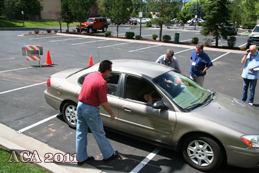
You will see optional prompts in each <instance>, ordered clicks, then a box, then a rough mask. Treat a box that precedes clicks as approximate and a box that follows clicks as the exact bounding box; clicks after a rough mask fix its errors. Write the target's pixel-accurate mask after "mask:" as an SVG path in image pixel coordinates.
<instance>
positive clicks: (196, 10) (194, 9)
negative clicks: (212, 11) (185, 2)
mask: <svg viewBox="0 0 259 173" xmlns="http://www.w3.org/2000/svg"><path fill="white" fill-rule="evenodd" d="M189 14H191V16H192V18H194V17H195V15H196V14H197V17H198V18H203V17H204V15H205V14H204V11H203V9H202V6H201V4H200V3H199V2H198V3H197V2H196V3H192V5H191V6H190V8H189Z"/></svg>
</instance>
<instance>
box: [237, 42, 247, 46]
mask: <svg viewBox="0 0 259 173" xmlns="http://www.w3.org/2000/svg"><path fill="white" fill-rule="evenodd" d="M243 46H246V43H245V44H241V45H240V46H238V47H243Z"/></svg>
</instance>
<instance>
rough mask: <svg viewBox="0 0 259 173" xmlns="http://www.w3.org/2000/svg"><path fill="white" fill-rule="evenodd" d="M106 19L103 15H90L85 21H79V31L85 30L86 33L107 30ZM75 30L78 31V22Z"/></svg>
mask: <svg viewBox="0 0 259 173" xmlns="http://www.w3.org/2000/svg"><path fill="white" fill-rule="evenodd" d="M108 25H109V24H108V23H107V19H106V18H105V17H91V18H89V19H86V22H84V23H81V31H87V32H88V33H92V32H96V31H97V30H102V32H105V31H107V28H108ZM76 30H77V32H80V24H79V25H78V26H77V27H76Z"/></svg>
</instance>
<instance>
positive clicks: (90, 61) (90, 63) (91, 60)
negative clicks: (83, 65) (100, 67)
mask: <svg viewBox="0 0 259 173" xmlns="http://www.w3.org/2000/svg"><path fill="white" fill-rule="evenodd" d="M91 65H93V58H92V56H90V58H89V62H88V66H91Z"/></svg>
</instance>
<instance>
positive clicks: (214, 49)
mask: <svg viewBox="0 0 259 173" xmlns="http://www.w3.org/2000/svg"><path fill="white" fill-rule="evenodd" d="M57 35H62V36H68V37H87V38H93V39H99V40H101V39H102V40H116V41H127V42H134V43H143V44H156V45H164V46H172V47H183V48H189V49H195V46H190V45H182V44H174V43H165V42H152V41H145V40H135V39H121V38H116V37H115V38H114V37H113V38H111V37H98V36H91V35H82V34H81V35H80V34H67V33H57ZM204 50H205V51H206V50H212V51H218V52H231V53H238V54H245V51H241V50H230V49H221V48H211V47H204Z"/></svg>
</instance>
